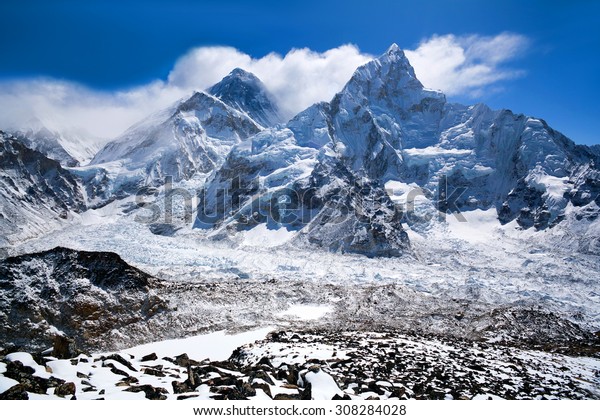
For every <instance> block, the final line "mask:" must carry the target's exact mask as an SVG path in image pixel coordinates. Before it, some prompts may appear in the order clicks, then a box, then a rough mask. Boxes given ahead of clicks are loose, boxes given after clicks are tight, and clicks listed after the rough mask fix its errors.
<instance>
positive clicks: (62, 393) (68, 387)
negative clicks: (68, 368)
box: [54, 382, 76, 397]
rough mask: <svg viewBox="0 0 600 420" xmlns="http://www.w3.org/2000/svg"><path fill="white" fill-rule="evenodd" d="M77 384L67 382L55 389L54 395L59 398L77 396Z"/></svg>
mask: <svg viewBox="0 0 600 420" xmlns="http://www.w3.org/2000/svg"><path fill="white" fill-rule="evenodd" d="M75 390H76V389H75V384H74V383H73V382H66V383H64V384H61V385H59V386H57V387H56V388H54V395H58V396H59V397H66V396H67V395H73V396H74V395H75Z"/></svg>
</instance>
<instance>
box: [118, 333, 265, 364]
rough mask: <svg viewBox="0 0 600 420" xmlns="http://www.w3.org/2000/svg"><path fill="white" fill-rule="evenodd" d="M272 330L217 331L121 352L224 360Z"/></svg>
mask: <svg viewBox="0 0 600 420" xmlns="http://www.w3.org/2000/svg"><path fill="white" fill-rule="evenodd" d="M272 330H273V328H272V327H266V328H261V329H258V330H253V331H247V332H244V333H240V334H233V335H229V334H227V333H226V332H225V331H217V332H214V333H210V334H203V335H197V336H194V337H188V338H182V339H177V340H165V341H158V342H155V343H148V344H142V345H140V346H136V347H132V348H129V349H126V350H123V351H122V352H123V353H128V354H131V355H133V356H135V357H138V358H141V357H143V356H145V355H147V354H150V353H156V354H157V355H158V357H159V358H161V357H165V356H172V355H174V354H182V353H187V355H188V356H189V357H190V358H192V359H194V360H198V361H200V360H203V359H206V358H208V359H210V360H226V359H228V358H229V356H231V353H232V352H233V351H234V350H235V349H236V348H238V347H240V346H242V345H244V344H247V343H252V342H254V341H256V340H262V339H264V338H265V337H266V336H267V334H268V333H269V332H271V331H272Z"/></svg>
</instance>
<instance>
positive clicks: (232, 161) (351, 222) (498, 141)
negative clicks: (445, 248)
mask: <svg viewBox="0 0 600 420" xmlns="http://www.w3.org/2000/svg"><path fill="white" fill-rule="evenodd" d="M599 164H600V161H599V159H598V155H597V154H596V153H594V152H593V150H592V149H591V148H589V147H586V146H578V145H575V144H574V143H573V142H572V141H571V140H569V139H567V138H566V137H565V136H563V135H562V134H560V133H558V132H556V131H555V130H553V129H551V128H550V127H549V126H548V125H547V124H546V123H545V122H544V121H543V120H540V119H537V118H531V117H526V116H524V115H516V114H513V113H512V112H511V111H508V110H501V111H492V110H490V109H489V108H488V107H487V106H485V105H483V104H479V105H475V106H463V105H458V104H449V103H447V102H446V99H445V96H444V95H443V94H442V93H440V92H437V91H432V90H429V89H426V88H424V87H423V85H422V84H421V83H420V82H419V81H418V79H417V77H416V75H415V72H414V70H413V68H412V66H411V65H410V63H409V62H408V59H407V58H406V56H405V55H404V53H403V51H402V50H400V49H399V48H398V47H397V46H396V45H392V46H391V47H390V48H389V49H388V51H387V52H386V53H385V54H383V55H382V56H381V57H379V58H377V59H375V60H373V61H371V62H369V63H367V64H365V65H363V66H361V67H360V68H358V69H357V70H356V72H355V73H354V75H353V76H352V78H351V79H350V81H349V82H348V83H347V84H346V86H345V87H344V88H343V90H342V91H341V92H340V93H339V94H337V95H336V96H335V97H334V98H333V100H332V101H331V102H329V103H318V104H315V105H313V106H311V107H309V108H308V109H306V110H305V111H303V112H301V113H300V114H298V115H297V116H296V117H294V118H293V119H292V120H290V121H289V122H288V123H287V126H286V127H284V128H277V129H270V130H265V131H263V132H261V133H259V134H257V135H255V136H254V137H251V138H250V139H248V140H247V141H245V142H244V143H241V144H240V145H238V146H236V147H234V149H233V150H232V151H231V153H230V155H229V156H228V157H227V159H226V161H225V163H224V164H223V166H222V167H221V168H220V169H219V170H217V171H216V173H215V174H214V176H213V177H212V178H211V179H210V180H209V183H208V187H207V189H206V191H205V192H204V194H203V196H202V197H201V200H200V207H199V211H198V215H199V217H198V221H197V223H196V227H202V228H215V227H217V228H218V229H219V231H223V227H224V226H235V227H236V229H237V230H244V229H248V228H252V227H253V226H255V225H256V224H258V223H267V226H271V229H275V228H277V227H278V226H285V227H286V229H288V230H289V229H293V230H299V235H297V238H303V237H304V238H307V239H308V240H309V241H310V242H314V243H318V244H321V245H323V246H325V247H326V248H329V249H335V250H337V249H339V250H345V251H350V252H360V253H366V254H371V255H394V254H397V253H399V252H402V250H403V249H405V248H406V247H407V246H408V245H407V244H408V240H407V237H406V235H405V234H403V228H402V225H401V221H402V222H406V223H408V224H409V225H410V226H411V228H413V229H416V230H418V231H423V230H427V229H430V228H432V225H431V223H432V219H431V217H423V212H425V213H427V211H429V213H430V214H436V213H437V212H438V211H441V212H443V213H445V212H446V211H450V212H458V211H461V212H468V211H471V210H487V209H495V210H496V211H497V215H498V221H499V223H502V224H505V223H508V222H510V221H512V220H516V221H517V223H518V224H519V226H521V227H522V228H529V227H535V228H536V229H545V228H548V227H552V226H554V225H556V224H557V223H560V221H561V220H563V219H564V218H565V217H566V215H568V214H569V213H570V212H576V213H577V214H586V215H588V214H589V215H595V216H593V217H597V215H598V214H600V197H599V194H600V182H599V181H598V180H599V177H600V172H598V169H597V168H598V165H599ZM440 185H442V187H441V188H440ZM415 198H418V199H415ZM219 209H226V211H219ZM282 214H285V215H286V217H285V218H282V217H280V216H281V215H282ZM227 231H230V229H227ZM216 237H220V236H219V235H216Z"/></svg>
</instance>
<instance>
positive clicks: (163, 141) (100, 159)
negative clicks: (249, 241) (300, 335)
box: [91, 69, 279, 185]
mask: <svg viewBox="0 0 600 420" xmlns="http://www.w3.org/2000/svg"><path fill="white" fill-rule="evenodd" d="M269 96H270V95H269V93H268V92H267V91H266V89H265V87H264V85H263V84H262V82H261V81H260V80H258V78H256V76H254V75H252V74H250V73H247V72H244V71H243V70H240V69H236V70H234V71H233V72H231V74H229V75H228V76H226V77H225V78H224V79H223V80H222V81H221V82H219V83H217V84H216V85H214V86H213V87H211V88H210V89H209V90H208V93H207V92H195V93H194V94H193V95H192V96H191V97H189V98H187V99H185V100H182V101H181V102H179V103H177V104H175V105H174V106H172V107H170V108H167V109H165V110H163V111H160V112H158V113H156V114H155V115H152V116H150V117H148V118H147V119H145V120H143V121H141V122H139V123H138V124H136V125H134V126H133V127H131V128H130V129H128V130H127V131H126V132H125V133H123V134H122V135H121V136H120V137H118V138H117V139H115V140H113V141H111V142H110V143H108V144H107V145H106V146H105V147H104V148H103V149H102V150H100V152H99V153H98V154H97V155H96V156H95V157H94V159H93V160H92V162H91V164H92V165H98V164H105V163H108V162H115V161H122V162H123V163H124V166H125V168H126V169H127V170H128V171H136V170H142V171H143V177H144V178H145V179H143V184H146V185H159V184H161V183H163V182H164V178H165V177H166V176H172V177H173V179H174V180H175V181H177V180H181V179H189V178H191V177H192V176H193V175H194V174H195V173H199V174H207V173H210V172H211V171H212V170H214V169H215V168H217V167H219V166H220V165H221V163H222V161H223V159H224V157H225V156H226V155H227V153H228V152H229V150H230V149H231V147H232V146H233V145H235V144H237V143H239V142H240V141H242V140H244V139H246V138H247V137H249V136H251V135H253V134H256V133H258V132H259V131H260V130H261V129H262V128H263V127H264V126H267V125H271V124H273V123H275V122H276V121H277V119H278V118H279V117H278V114H277V109H276V107H275V105H274V104H273V103H272V102H271V100H270V99H269Z"/></svg>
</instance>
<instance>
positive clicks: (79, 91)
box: [0, 33, 527, 138]
mask: <svg viewBox="0 0 600 420" xmlns="http://www.w3.org/2000/svg"><path fill="white" fill-rule="evenodd" d="M526 46H527V39H526V38H524V37H523V36H520V35H516V34H509V33H503V34H500V35H497V36H494V37H482V36H477V35H473V36H464V37H458V36H454V35H444V36H433V37H431V38H429V39H426V40H424V41H422V42H421V43H420V45H419V46H418V47H417V48H416V49H415V50H414V51H410V50H407V51H406V55H407V56H408V58H409V60H410V61H411V63H412V64H413V66H414V67H415V71H416V74H417V77H419V79H420V80H421V81H422V82H423V84H424V85H425V86H427V87H430V88H434V89H440V90H443V91H444V92H446V93H447V94H449V95H456V94H466V95H471V96H477V95H479V94H481V93H482V92H483V91H484V90H485V89H487V88H489V87H490V86H492V85H495V84H497V82H499V81H502V80H507V79H510V78H514V77H517V76H519V75H520V74H521V73H520V72H519V71H517V70H512V69H509V68H505V67H504V64H505V63H506V62H508V61H509V60H510V59H512V58H514V57H515V56H517V55H518V54H520V53H521V52H522V51H523V50H524V49H525V47H526ZM382 47H384V48H385V47H386V46H382ZM372 58H373V57H372V56H370V55H369V54H365V53H362V52H361V51H359V49H358V48H357V47H356V46H354V45H342V46H340V47H337V48H333V49H330V50H328V51H325V52H322V53H320V52H314V51H311V50H309V49H307V48H302V49H294V50H291V51H290V52H288V53H287V54H286V55H285V56H281V55H278V54H275V53H271V54H268V55H266V56H264V57H261V58H253V57H251V56H249V55H248V54H245V53H243V52H240V51H238V50H236V49H235V48H231V47H201V48H196V49H193V50H191V51H190V52H188V53H187V54H185V55H184V56H182V57H181V58H180V59H179V60H178V61H177V62H176V63H175V65H174V67H173V70H172V71H171V72H170V74H169V76H168V78H167V80H166V81H162V80H157V81H155V82H153V83H150V84H148V85H144V86H140V87H138V88H134V89H130V90H123V91H116V92H100V91H96V90H92V89H89V88H86V87H84V86H81V85H78V84H76V83H72V82H67V81H57V80H51V79H35V80H20V81H12V82H4V83H0V109H2V113H0V129H14V128H18V127H22V126H24V125H25V124H26V123H27V121H28V120H29V119H31V118H32V117H37V118H39V119H40V120H41V121H42V122H43V123H44V124H46V125H47V126H48V128H51V129H56V130H60V129H64V128H74V127H79V128H83V129H85V130H87V131H88V132H89V133H91V134H93V135H96V136H100V137H105V138H110V137H114V136H117V135H118V134H120V133H121V132H122V131H123V130H125V129H126V128H127V127H129V126H130V125H132V124H134V123H135V122H137V121H138V120H140V119H142V118H144V117H145V116H147V115H148V114H151V113H152V112H155V111H157V110H159V109H162V108H165V107H166V106H168V105H170V104H172V103H173V102H175V101H176V100H178V99H180V98H182V97H185V96H186V95H189V94H190V93H191V92H192V91H193V90H198V89H206V88H208V87H209V86H211V85H213V84H214V83H216V82H218V81H219V80H220V79H221V78H223V77H224V76H225V75H227V74H228V73H229V72H230V71H231V70H232V69H233V68H235V67H241V68H243V69H245V70H247V71H250V72H252V73H254V74H256V75H257V76H258V77H259V78H260V79H261V80H262V81H263V82H264V83H265V85H266V86H267V88H268V89H269V90H270V91H271V92H272V93H273V95H274V97H275V98H276V100H277V101H278V104H279V106H280V108H281V110H282V111H283V113H284V115H285V116H286V117H291V116H293V115H294V114H295V113H297V112H299V111H301V110H302V109H304V108H306V107H308V106H310V105H311V104H313V103H314V102H317V101H324V100H325V101H327V100H330V99H331V98H332V97H333V95H334V94H335V93H336V92H338V91H339V90H340V89H341V88H342V87H343V86H344V84H345V83H346V82H347V81H348V79H349V78H350V77H351V75H352V73H353V72H354V70H355V69H356V67H358V66H360V65H361V64H363V63H365V62H367V61H369V60H370V59H372Z"/></svg>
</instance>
